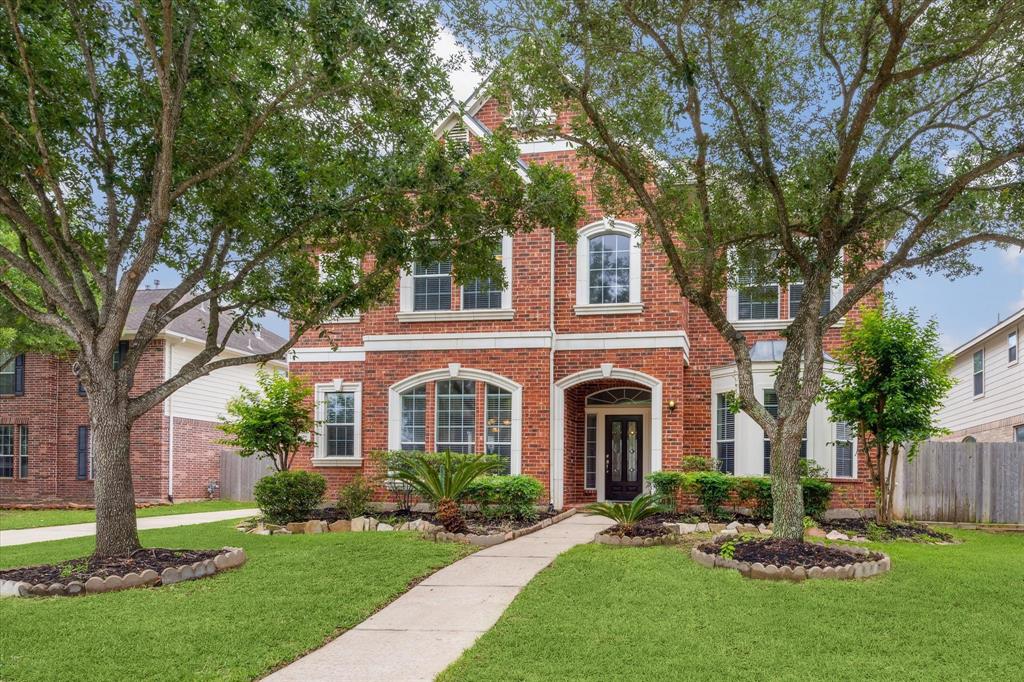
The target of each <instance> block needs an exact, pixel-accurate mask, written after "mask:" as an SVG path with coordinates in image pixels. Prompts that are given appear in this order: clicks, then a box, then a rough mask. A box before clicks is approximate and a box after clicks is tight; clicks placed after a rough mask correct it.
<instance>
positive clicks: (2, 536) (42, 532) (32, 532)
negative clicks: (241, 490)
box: [0, 509, 260, 547]
mask: <svg viewBox="0 0 1024 682" xmlns="http://www.w3.org/2000/svg"><path fill="white" fill-rule="evenodd" d="M259 513H260V510H259V509H228V510H227V511H214V512H199V513H197V514H172V515H170V516H150V517H146V518H141V519H139V520H138V527H139V530H153V529H155V528H174V527H176V526H192V525H195V524H197V523H211V522H213V521H226V520H228V519H241V518H244V517H246V516H255V515H256V514H259ZM95 534H96V524H95V523H74V524H71V525H68V526H46V527H43V528H21V529H18V530H0V547H12V546H14V545H27V544H29V543H30V542H46V541H48V540H64V539H66V538H81V537H86V536H88V535H95Z"/></svg>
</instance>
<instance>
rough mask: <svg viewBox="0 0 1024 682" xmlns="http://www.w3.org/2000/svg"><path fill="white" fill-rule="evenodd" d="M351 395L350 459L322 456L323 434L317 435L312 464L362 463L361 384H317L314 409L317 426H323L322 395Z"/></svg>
mask: <svg viewBox="0 0 1024 682" xmlns="http://www.w3.org/2000/svg"><path fill="white" fill-rule="evenodd" d="M339 392H340V393H353V394H354V396H353V400H352V403H353V405H352V410H353V415H352V416H353V427H352V432H353V433H352V454H353V456H352V457H328V456H327V455H326V454H324V445H325V443H326V438H324V437H323V433H318V434H317V438H316V443H315V444H314V449H313V457H312V460H311V461H312V463H313V464H319V465H320V466H359V465H360V464H362V461H363V384H362V383H360V382H358V381H351V382H344V381H342V380H341V379H334V380H333V381H329V382H325V383H319V384H316V385H315V386H314V401H315V402H314V407H315V408H316V421H317V424H323V423H324V420H325V418H326V414H325V412H326V411H325V409H324V403H325V398H324V394H326V393H339ZM325 462H343V463H342V464H330V465H327V464H325Z"/></svg>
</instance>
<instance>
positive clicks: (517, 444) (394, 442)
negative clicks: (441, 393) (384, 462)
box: [388, 363, 523, 474]
mask: <svg viewBox="0 0 1024 682" xmlns="http://www.w3.org/2000/svg"><path fill="white" fill-rule="evenodd" d="M453 366H454V371H455V374H453V373H452V371H453ZM454 376H458V378H459V379H472V380H474V381H482V382H483V383H485V384H491V385H493V386H497V387H498V388H503V389H505V390H506V391H509V392H510V393H511V394H512V447H511V463H510V467H511V472H512V473H513V474H518V473H521V472H522V459H523V387H522V385H521V384H518V383H516V382H514V381H512V380H511V379H508V378H506V377H503V376H501V375H500V374H495V373H494V372H488V371H487V370H483V369H474V368H472V367H463V366H462V365H459V364H458V363H451V364H450V365H448V366H446V367H439V368H437V369H430V370H427V371H425V372H420V373H419V374H413V375H412V376H410V377H406V378H405V379H402V380H401V381H398V382H395V383H394V384H392V385H391V386H390V387H389V388H388V449H389V450H400V449H401V448H402V393H404V392H405V391H408V390H409V389H410V388H415V387H417V386H420V385H421V384H425V383H429V382H431V381H437V380H447V379H451V378H452V377H454ZM434 399H435V401H436V400H437V396H436V395H435V396H434ZM484 411H486V404H485V405H484ZM436 418H437V415H436V410H435V420H436ZM474 431H475V429H474Z"/></svg>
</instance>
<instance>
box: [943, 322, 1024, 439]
mask: <svg viewBox="0 0 1024 682" xmlns="http://www.w3.org/2000/svg"><path fill="white" fill-rule="evenodd" d="M1022 334H1024V308H1021V309H1020V310H1018V311H1017V312H1016V313H1014V314H1013V315H1010V316H1009V317H1008V318H1006V319H1005V320H1003V321H1002V322H999V323H997V324H996V325H995V326H993V327H991V328H989V329H986V330H985V331H983V332H982V333H980V334H978V335H977V336H976V337H974V338H973V339H971V340H970V341H968V342H967V343H965V344H963V345H962V346H960V347H959V348H957V349H956V350H954V351H953V353H952V355H953V357H954V358H955V360H954V363H953V368H952V369H951V370H950V375H951V376H952V377H953V378H954V379H955V380H956V384H955V385H954V386H953V388H952V390H951V391H950V392H949V396H948V397H947V398H946V403H945V405H944V406H943V407H942V409H940V410H939V412H938V422H939V425H940V426H943V427H945V428H947V429H949V430H950V431H951V432H952V433H950V435H948V436H945V437H943V438H941V439H939V440H951V441H965V442H969V443H970V442H979V443H988V442H1004V443H1005V442H1011V441H1017V442H1018V443H1024V362H1021V357H1020V355H1021V351H1022V350H1024V344H1022V343H1021V335H1022Z"/></svg>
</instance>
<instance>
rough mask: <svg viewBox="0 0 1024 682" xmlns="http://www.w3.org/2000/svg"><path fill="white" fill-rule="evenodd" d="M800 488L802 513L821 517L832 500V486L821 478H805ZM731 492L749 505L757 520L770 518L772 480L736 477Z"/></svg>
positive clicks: (763, 477) (801, 480)
mask: <svg viewBox="0 0 1024 682" xmlns="http://www.w3.org/2000/svg"><path fill="white" fill-rule="evenodd" d="M800 488H801V490H802V491H803V497H804V512H805V513H806V514H807V515H808V516H810V517H812V518H815V519H818V518H820V517H821V515H822V514H824V513H825V511H826V510H827V509H828V503H829V500H830V499H831V498H832V484H831V483H829V482H828V481H825V480H822V479H821V478H816V477H811V476H805V477H804V478H801V479H800ZM733 490H735V491H736V497H737V498H738V499H739V500H740V501H741V502H745V503H751V504H752V507H753V513H754V516H756V517H757V518H759V519H770V518H771V517H772V480H771V479H770V478H768V477H767V476H748V477H742V478H741V477H736V478H734V479H733Z"/></svg>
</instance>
